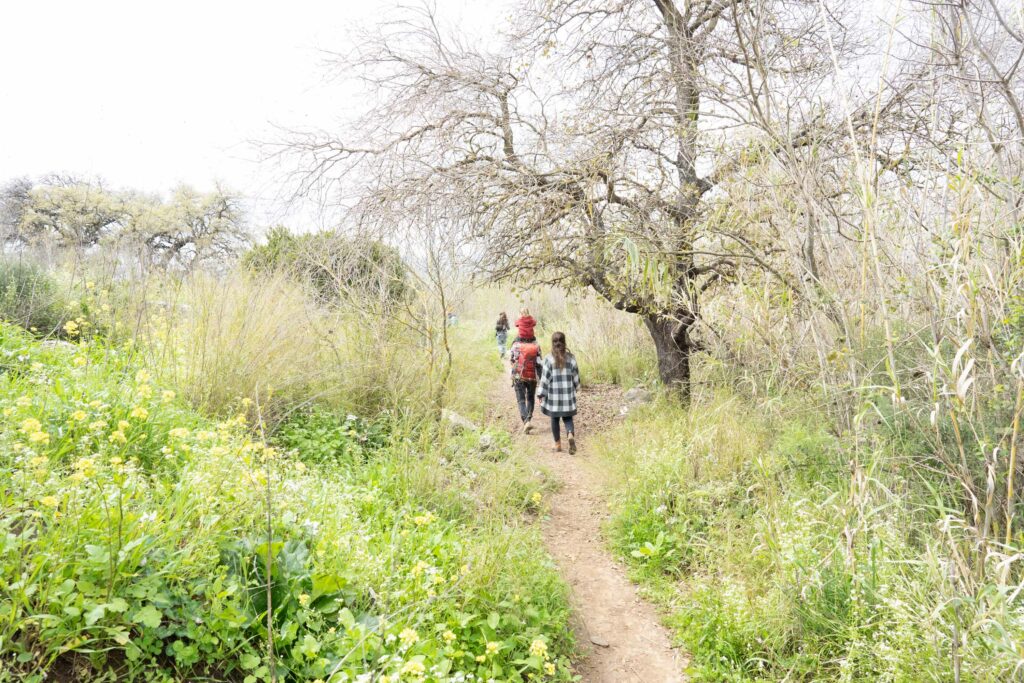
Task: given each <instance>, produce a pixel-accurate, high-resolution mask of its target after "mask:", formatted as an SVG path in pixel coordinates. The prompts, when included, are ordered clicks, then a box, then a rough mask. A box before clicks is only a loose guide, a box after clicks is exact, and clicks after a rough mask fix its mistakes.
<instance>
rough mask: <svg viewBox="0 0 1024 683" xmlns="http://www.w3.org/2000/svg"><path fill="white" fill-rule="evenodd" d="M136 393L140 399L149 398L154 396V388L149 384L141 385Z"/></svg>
mask: <svg viewBox="0 0 1024 683" xmlns="http://www.w3.org/2000/svg"><path fill="white" fill-rule="evenodd" d="M135 393H136V394H138V395H139V397H140V398H149V397H150V396H152V395H153V387H151V386H149V385H148V384H140V385H139V388H138V389H136V390H135Z"/></svg>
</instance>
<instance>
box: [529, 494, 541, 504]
mask: <svg viewBox="0 0 1024 683" xmlns="http://www.w3.org/2000/svg"><path fill="white" fill-rule="evenodd" d="M530 500H532V501H533V504H534V505H540V501H541V495H540V491H534V493H533V495H532V496H530Z"/></svg>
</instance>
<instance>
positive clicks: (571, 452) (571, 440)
mask: <svg viewBox="0 0 1024 683" xmlns="http://www.w3.org/2000/svg"><path fill="white" fill-rule="evenodd" d="M575 454H576V437H575V436H573V435H572V434H570V435H569V455H575Z"/></svg>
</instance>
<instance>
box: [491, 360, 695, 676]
mask: <svg viewBox="0 0 1024 683" xmlns="http://www.w3.org/2000/svg"><path fill="white" fill-rule="evenodd" d="M617 399H618V391H617V390H615V389H609V388H595V389H590V390H585V391H584V392H583V393H582V394H581V396H580V416H579V417H578V419H577V426H576V431H577V434H578V436H579V442H580V444H579V445H580V450H579V452H578V453H577V454H576V455H573V456H570V455H569V454H568V453H552V452H551V450H550V446H551V433H550V432H549V431H548V418H546V417H545V416H544V415H541V414H540V409H539V408H538V410H537V416H536V418H535V419H534V424H535V425H536V426H537V429H535V430H534V433H533V434H531V435H523V434H521V433H520V432H519V430H518V425H519V419H518V414H517V412H516V406H515V398H514V396H513V394H512V390H511V389H510V388H509V387H508V384H507V380H503V381H502V382H501V383H500V386H498V387H496V388H495V390H494V393H493V398H492V402H491V405H492V406H493V412H492V414H491V415H490V416H489V417H490V418H491V420H492V421H494V422H500V423H501V424H503V425H506V426H507V427H508V428H509V429H511V430H513V433H514V434H518V436H517V437H516V438H517V439H518V440H519V441H520V442H522V443H523V444H524V445H525V446H526V448H527V452H528V453H529V454H530V457H531V458H532V459H533V461H534V462H536V463H537V464H538V465H542V466H543V467H545V468H546V469H547V470H548V471H550V472H551V474H552V476H553V477H554V478H555V479H557V480H558V482H559V483H560V487H559V489H558V490H557V491H556V492H555V493H553V494H551V495H549V496H548V499H547V501H546V504H547V506H548V516H547V518H546V519H545V520H544V523H543V531H544V540H545V543H546V545H547V549H548V552H550V553H551V555H552V556H553V557H554V558H555V561H556V562H557V563H558V566H559V569H560V570H561V574H562V577H563V578H564V579H565V581H566V582H567V583H568V584H569V587H570V590H571V592H572V603H573V607H574V609H575V612H576V619H575V621H576V624H575V626H574V629H575V631H576V634H577V640H578V641H579V643H580V644H581V645H582V646H583V652H584V656H583V657H582V658H581V659H580V661H578V662H577V663H576V670H577V673H578V674H580V675H581V676H582V680H583V681H584V683H626V682H629V683H633V682H636V683H641V682H642V683H677V682H680V681H685V680H686V677H685V676H684V675H683V674H682V669H683V666H684V661H683V659H682V657H681V655H680V654H679V653H678V652H677V651H676V650H675V649H673V648H672V647H671V644H670V641H669V636H668V632H667V631H666V629H665V628H664V627H662V626H661V624H660V623H659V620H658V615H657V613H656V612H655V610H654V608H653V607H652V606H651V605H650V604H648V603H646V602H644V601H643V600H641V599H640V597H639V596H638V595H637V592H636V589H635V587H634V586H633V584H632V583H631V582H630V581H629V579H628V578H627V576H626V573H625V571H624V569H623V568H622V566H621V565H619V564H618V563H617V562H616V561H615V560H614V559H612V556H611V555H610V554H609V552H608V550H607V549H606V548H605V547H604V544H603V542H602V539H601V524H602V523H603V522H604V520H605V519H606V518H607V516H608V507H607V505H606V504H605V502H604V500H603V499H602V497H601V491H602V481H601V478H600V474H599V472H598V471H597V469H596V468H595V467H592V466H590V463H588V462H587V458H588V449H587V439H588V437H591V436H592V435H593V434H594V431H595V426H596V425H599V424H601V423H602V422H604V421H606V420H609V419H611V417H612V416H613V415H614V413H615V408H616V407H617V405H618V400H617Z"/></svg>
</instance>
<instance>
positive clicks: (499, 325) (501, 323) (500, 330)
mask: <svg viewBox="0 0 1024 683" xmlns="http://www.w3.org/2000/svg"><path fill="white" fill-rule="evenodd" d="M494 334H495V336H496V337H497V338H498V356H499V357H500V358H501V359H502V360H505V344H506V343H508V316H507V315H505V311H502V312H501V315H499V316H498V322H496V323H495V324H494Z"/></svg>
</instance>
